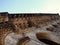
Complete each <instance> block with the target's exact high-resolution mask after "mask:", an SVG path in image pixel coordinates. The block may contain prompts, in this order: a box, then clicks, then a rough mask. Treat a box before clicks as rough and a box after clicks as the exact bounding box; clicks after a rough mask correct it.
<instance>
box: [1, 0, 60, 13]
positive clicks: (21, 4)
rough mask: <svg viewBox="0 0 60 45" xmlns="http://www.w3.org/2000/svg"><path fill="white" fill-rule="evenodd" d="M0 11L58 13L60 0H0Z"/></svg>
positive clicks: (59, 11)
mask: <svg viewBox="0 0 60 45" xmlns="http://www.w3.org/2000/svg"><path fill="white" fill-rule="evenodd" d="M0 12H9V13H60V0H0Z"/></svg>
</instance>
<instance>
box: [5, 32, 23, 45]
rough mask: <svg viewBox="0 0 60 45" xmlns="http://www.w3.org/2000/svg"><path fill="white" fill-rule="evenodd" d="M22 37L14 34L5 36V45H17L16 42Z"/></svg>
mask: <svg viewBox="0 0 60 45" xmlns="http://www.w3.org/2000/svg"><path fill="white" fill-rule="evenodd" d="M22 37H23V36H20V35H18V34H15V33H10V34H8V35H7V36H6V38H5V45H17V43H18V41H19V40H20V39H21V38H22Z"/></svg>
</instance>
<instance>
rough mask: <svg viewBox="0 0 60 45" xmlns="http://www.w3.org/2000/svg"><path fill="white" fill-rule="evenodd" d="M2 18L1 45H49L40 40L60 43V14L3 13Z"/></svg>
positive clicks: (0, 22) (0, 26)
mask: <svg viewBox="0 0 60 45" xmlns="http://www.w3.org/2000/svg"><path fill="white" fill-rule="evenodd" d="M2 15H3V16H2ZM0 17H1V18H0V44H1V45H48V44H46V43H44V42H42V41H40V40H39V39H47V40H51V41H53V42H56V43H60V40H59V38H60V26H59V25H60V16H59V14H40V13H39V14H37V13H35V14H34V13H33V14H9V13H1V14H0Z"/></svg>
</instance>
